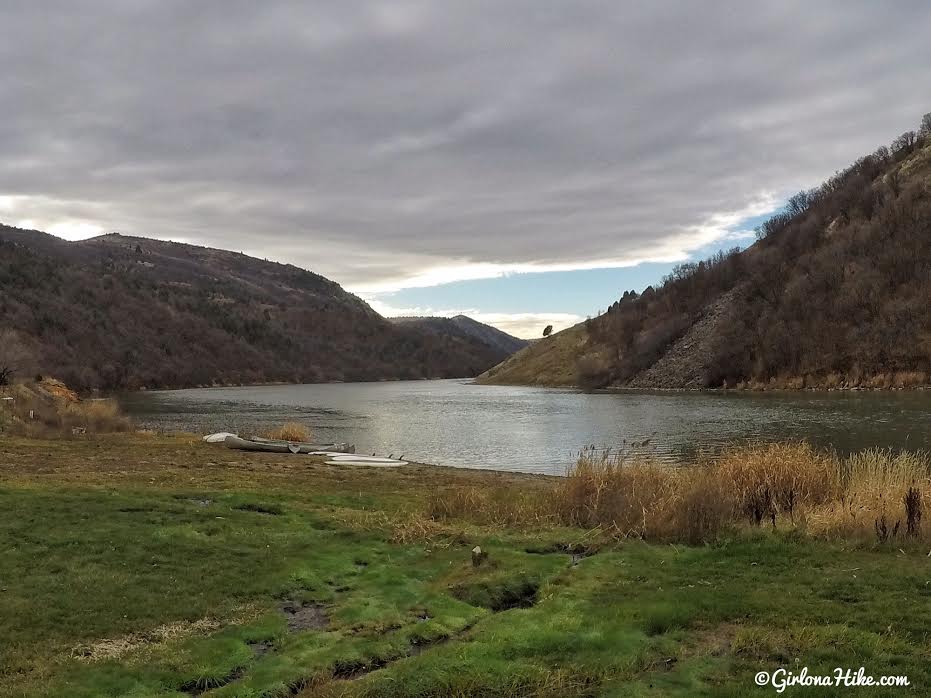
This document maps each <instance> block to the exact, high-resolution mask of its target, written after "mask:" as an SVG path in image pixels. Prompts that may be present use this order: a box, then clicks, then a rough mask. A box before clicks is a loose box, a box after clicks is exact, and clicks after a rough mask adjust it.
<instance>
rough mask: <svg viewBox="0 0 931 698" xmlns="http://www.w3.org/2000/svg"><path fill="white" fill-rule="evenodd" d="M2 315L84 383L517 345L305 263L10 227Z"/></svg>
mask: <svg viewBox="0 0 931 698" xmlns="http://www.w3.org/2000/svg"><path fill="white" fill-rule="evenodd" d="M0 317H2V318H3V327H4V329H6V330H14V331H15V332H16V333H17V335H18V337H19V338H20V339H21V340H22V341H23V342H26V343H27V344H28V345H29V348H30V359H31V361H30V363H31V364H32V365H33V366H34V368H32V369H31V370H33V371H41V372H42V373H43V374H48V375H55V376H58V377H60V378H62V379H63V380H65V381H66V382H67V383H68V385H71V386H73V387H74V388H76V389H78V390H80V391H85V390H89V389H93V388H99V389H102V390H114V389H126V388H128V389H137V388H176V387H186V386H201V385H215V384H244V383H264V382H272V381H285V382H321V381H358V380H378V379H417V378H457V377H468V376H475V375H478V374H479V373H481V372H482V371H483V370H485V369H487V368H488V367H490V366H493V365H494V364H496V363H498V362H499V361H501V360H502V359H504V358H505V357H506V356H507V355H508V352H507V351H502V350H501V349H500V348H497V347H494V346H490V345H489V344H487V343H486V342H485V341H483V340H481V339H479V338H477V337H476V336H475V334H474V333H473V334H469V333H465V332H462V331H461V330H457V333H456V334H455V335H450V334H449V333H443V332H435V331H426V330H425V329H424V328H423V327H420V326H418V325H416V324H415V325H404V324H394V323H391V322H389V321H388V320H386V319H385V318H383V317H381V316H380V315H378V314H377V313H376V312H375V311H374V310H372V309H371V308H370V307H369V306H368V305H366V304H365V303H364V302H363V301H362V300H361V299H359V298H357V297H356V296H354V295H352V294H349V293H347V292H346V291H344V290H343V289H342V288H340V286H339V285H338V284H336V283H334V282H332V281H329V280H328V279H325V278H323V277H322V276H318V275H317V274H313V273H311V272H308V271H304V270H303V269H298V268H297V267H294V266H291V265H286V264H276V263H273V262H267V261H262V260H259V259H253V258H251V257H247V256H245V255H243V254H237V253H234V252H225V251H222V250H213V249H209V248H204V247H195V246H192V245H182V244H179V243H170V242H160V241H156V240H146V239H142V238H130V237H123V236H120V235H106V236H103V237H100V238H94V239H92V240H84V241H80V242H66V241H64V240H60V239H58V238H55V237H52V236H50V235H46V234H44V233H40V232H37V231H28V230H19V229H16V228H8V227H5V226H2V225H0ZM4 343H6V342H5V341H4ZM0 349H2V345H0ZM17 365H18V364H17ZM2 367H3V362H2V356H0V370H2ZM18 375H19V376H20V377H23V376H31V374H30V373H26V374H24V373H23V371H22V370H20V371H18Z"/></svg>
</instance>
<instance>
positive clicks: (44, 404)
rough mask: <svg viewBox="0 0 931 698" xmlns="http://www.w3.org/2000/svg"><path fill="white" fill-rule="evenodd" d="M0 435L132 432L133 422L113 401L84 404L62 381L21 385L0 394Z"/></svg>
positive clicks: (101, 400) (29, 435)
mask: <svg viewBox="0 0 931 698" xmlns="http://www.w3.org/2000/svg"><path fill="white" fill-rule="evenodd" d="M0 397H6V398H12V400H7V401H4V405H3V406H2V407H0V433H3V432H4V431H6V432H10V433H13V434H18V435H21V436H28V437H36V438H48V437H53V436H72V435H75V434H84V433H90V434H103V433H112V432H124V431H132V429H133V424H132V421H131V420H130V419H129V418H128V417H126V416H125V415H123V414H122V412H121V411H120V408H119V405H118V404H117V403H116V401H115V400H111V399H87V400H81V399H79V398H78V396H77V394H76V393H74V392H73V391H72V390H70V389H69V388H67V387H66V386H65V385H64V384H63V383H61V382H60V381H56V380H54V379H50V378H44V379H42V380H41V381H39V382H27V383H18V384H16V385H12V386H8V387H6V388H4V389H3V390H2V391H0Z"/></svg>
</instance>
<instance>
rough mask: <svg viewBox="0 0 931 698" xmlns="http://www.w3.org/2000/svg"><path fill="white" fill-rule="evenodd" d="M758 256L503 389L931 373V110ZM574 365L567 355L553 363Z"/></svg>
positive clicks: (825, 192) (549, 355)
mask: <svg viewBox="0 0 931 698" xmlns="http://www.w3.org/2000/svg"><path fill="white" fill-rule="evenodd" d="M757 233H758V241H757V242H756V243H755V244H754V245H752V246H750V247H749V248H747V249H746V250H744V251H737V250H732V251H730V252H727V253H719V254H718V255H715V256H714V257H713V258H711V259H708V260H705V261H703V262H699V263H697V264H694V263H690V264H683V265H680V266H679V267H677V268H676V269H675V270H674V271H673V273H672V274H670V275H669V276H668V277H667V278H665V279H664V280H663V283H662V285H660V286H659V287H658V288H656V289H654V288H652V287H651V288H647V289H646V290H645V291H644V292H643V293H642V294H639V295H638V294H637V293H633V292H625V293H624V295H623V297H622V298H620V299H619V300H618V301H617V302H615V303H614V304H612V305H611V306H610V308H609V310H608V311H607V312H606V313H605V314H603V315H601V316H599V317H597V318H593V319H591V320H588V321H586V323H585V325H584V326H585V332H586V338H585V340H584V342H580V341H579V332H578V330H577V329H575V328H573V329H572V330H566V331H563V332H560V333H558V334H556V335H554V336H553V337H551V338H550V340H549V345H548V349H547V351H546V352H545V353H544V352H541V351H529V350H525V351H523V352H521V353H519V354H517V355H515V356H514V357H512V358H511V359H509V360H508V361H507V362H505V363H503V364H501V365H499V366H496V367H494V368H492V369H491V370H489V371H487V372H486V373H485V374H483V375H482V376H480V378H479V380H480V381H482V382H489V383H496V382H501V383H514V382H521V383H537V384H546V385H579V386H581V387H584V388H600V387H608V386H624V387H638V388H699V387H720V386H734V385H760V386H763V385H765V386H772V387H790V388H800V387H857V386H863V387H899V386H909V385H918V384H927V383H928V382H929V376H931V302H929V299H931V115H929V116H926V117H925V120H924V122H923V126H922V130H921V131H919V132H918V133H914V132H909V133H906V134H903V135H902V136H900V137H899V138H897V139H896V140H895V141H894V142H893V144H892V146H891V147H888V148H887V147H883V148H880V149H878V150H877V151H876V152H874V153H872V154H871V155H868V156H865V157H863V158H860V159H859V160H857V161H856V162H855V163H854V164H853V165H852V166H851V167H849V168H848V169H846V170H844V171H843V172H839V173H837V174H836V175H835V176H834V177H832V178H831V179H830V180H828V181H827V182H825V183H824V184H823V185H822V186H821V187H818V188H816V189H813V190H811V191H803V192H799V194H797V195H795V196H794V197H792V198H791V199H790V201H789V203H788V205H787V207H786V208H785V210H783V211H781V212H779V213H778V214H777V215H775V216H774V217H773V218H771V219H770V220H769V221H767V222H766V223H764V224H763V225H762V226H760V228H759V229H758V231H757ZM557 356H558V357H564V358H560V360H558V361H554V360H553V357H557Z"/></svg>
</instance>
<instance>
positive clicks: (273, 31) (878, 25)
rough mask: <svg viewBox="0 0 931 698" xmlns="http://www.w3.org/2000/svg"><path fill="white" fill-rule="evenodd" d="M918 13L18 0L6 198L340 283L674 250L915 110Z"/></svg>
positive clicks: (921, 21) (8, 54)
mask: <svg viewBox="0 0 931 698" xmlns="http://www.w3.org/2000/svg"><path fill="white" fill-rule="evenodd" d="M79 5H80V8H79ZM625 5H626V6H625ZM751 5H752V7H751ZM928 36H931V6H929V5H928V4H927V3H925V2H907V1H905V2H898V3H874V2H847V1H842V0H834V1H831V2H828V1H824V2H818V3H811V2H800V1H787V2H780V3H767V4H763V3H739V2H703V3H668V2H651V3H618V2H610V1H604V2H588V1H584V0H580V1H579V2H572V3H557V2H546V1H543V0H518V1H514V2H510V3H501V2H492V1H490V0H488V1H486V0H470V1H469V2H395V3H391V4H390V5H388V4H385V3H376V2H361V1H359V2H351V1H350V2H339V3H303V2H267V3H256V2H252V1H251V0H250V1H248V2H247V1H245V0H235V1H232V0H222V1H221V0H213V1H207V0H205V1H202V2H197V3H191V2H187V1H185V0H153V1H151V2H148V1H145V0H132V1H129V0H119V1H117V0H113V1H112V2H105V1H103V0H100V1H98V2H87V3H80V4H79V3H73V2H70V0H69V1H60V2H43V3H34V2H27V1H16V0H13V1H12V2H6V3H4V7H3V8H2V9H0V64H2V65H3V66H4V70H3V71H2V73H0V104H2V108H3V118H2V119H0V153H2V158H0V203H2V202H4V201H5V202H6V203H5V204H3V205H2V206H0V218H2V219H4V220H5V221H7V222H12V223H16V222H17V221H18V220H22V219H26V220H31V221H35V222H36V223H37V224H39V225H44V226H46V227H50V226H52V225H53V224H56V223H63V222H67V221H74V222H84V223H90V224H95V225H99V226H100V227H102V228H103V229H105V230H108V231H109V230H119V231H122V232H126V233H131V234H139V235H147V236H152V237H163V238H174V239H179V238H181V239H185V240H188V241H192V242H196V243H200V244H207V245H211V246H220V247H225V248H230V249H236V250H240V249H242V250H244V251H247V252H251V253H255V254H259V255H260V256H265V257H270V258H275V259H281V260H285V261H291V262H294V263H297V264H300V265H303V266H306V267H309V268H311V269H314V270H316V271H319V272H321V273H323V274H325V275H327V276H330V277H332V278H335V279H336V280H338V281H341V282H343V283H344V284H345V285H348V286H350V287H353V286H358V285H359V283H360V279H368V280H371V281H384V280H389V279H397V278H401V277H405V276H411V275H415V274H417V273H418V272H420V271H422V270H424V269H428V268H430V267H435V266H450V265H456V264H466V263H476V264H478V263H491V264H502V265H514V264H526V263H533V264H541V265H553V264H566V263H592V262H594V261H598V260H615V261H617V260H632V259H643V258H650V257H656V256H657V255H660V256H669V255H670V254H673V255H674V254H675V253H676V251H683V250H685V249H686V248H688V247H689V246H694V245H697V244H699V243H700V242H702V241H705V238H701V239H699V238H697V237H695V236H694V235H693V236H692V237H688V236H686V235H685V232H686V231H688V230H689V229H692V228H694V227H695V226H700V225H702V224H705V223H707V222H708V221H709V220H710V219H711V218H712V217H713V216H715V215H716V214H723V213H729V212H735V211H740V210H746V209H747V207H748V206H749V205H751V204H754V203H757V202H760V201H761V200H762V199H764V198H765V196H766V195H770V196H781V195H784V194H785V193H787V192H789V191H790V190H792V189H797V188H800V187H803V186H812V185H815V184H817V183H818V182H819V181H820V180H821V179H822V178H824V177H825V176H827V175H829V174H831V173H832V172H833V171H834V170H836V169H838V168H840V167H843V166H845V165H846V164H848V163H849V162H850V161H851V160H853V159H854V158H855V157H857V156H859V155H861V154H864V153H865V152H868V151H870V150H872V149H873V148H875V147H876V146H878V145H880V144H882V143H885V142H888V141H890V140H891V139H892V138H893V137H894V136H895V135H897V134H898V133H900V132H901V131H904V130H906V129H908V128H912V127H914V125H915V124H916V123H917V122H918V119H919V118H920V115H921V114H922V113H923V112H924V111H928V110H929V109H931V103H928V96H927V95H928V90H927V88H928V77H929V76H928V66H929V65H931V44H929V42H928V40H927V37H928ZM658 250H659V252H658Z"/></svg>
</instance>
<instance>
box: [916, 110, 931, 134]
mask: <svg viewBox="0 0 931 698" xmlns="http://www.w3.org/2000/svg"><path fill="white" fill-rule="evenodd" d="M918 133H919V135H921V136H922V137H923V138H927V137H928V136H931V112H928V113H927V114H925V115H924V116H923V117H921V126H919V127H918Z"/></svg>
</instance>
